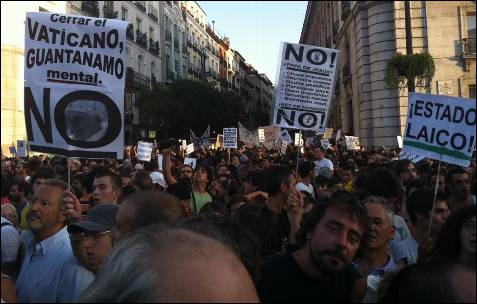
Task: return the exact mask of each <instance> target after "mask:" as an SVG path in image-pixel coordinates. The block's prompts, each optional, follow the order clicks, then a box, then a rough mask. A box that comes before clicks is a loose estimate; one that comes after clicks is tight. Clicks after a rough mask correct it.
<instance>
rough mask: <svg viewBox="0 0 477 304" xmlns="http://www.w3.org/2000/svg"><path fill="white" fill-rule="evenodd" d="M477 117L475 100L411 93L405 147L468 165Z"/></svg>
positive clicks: (425, 155)
mask: <svg viewBox="0 0 477 304" xmlns="http://www.w3.org/2000/svg"><path fill="white" fill-rule="evenodd" d="M476 116H477V115H476V107H475V99H467V98H460V97H449V96H440V95H432V94H418V93H409V105H408V112H407V121H406V132H405V134H404V138H403V146H404V147H403V150H406V151H407V152H411V153H413V154H417V155H421V156H424V157H428V158H431V159H435V160H439V159H440V157H441V156H442V161H445V162H447V163H450V164H455V165H459V166H462V167H468V166H469V164H470V160H471V159H472V152H473V151H474V148H475V141H476V139H475V127H476Z"/></svg>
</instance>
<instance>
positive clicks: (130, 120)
mask: <svg viewBox="0 0 477 304" xmlns="http://www.w3.org/2000/svg"><path fill="white" fill-rule="evenodd" d="M133 120H134V114H133V113H124V123H125V124H132V123H133Z"/></svg>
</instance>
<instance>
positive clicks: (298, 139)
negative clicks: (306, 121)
mask: <svg viewBox="0 0 477 304" xmlns="http://www.w3.org/2000/svg"><path fill="white" fill-rule="evenodd" d="M295 146H297V147H298V146H300V147H302V146H303V135H302V134H300V133H295Z"/></svg>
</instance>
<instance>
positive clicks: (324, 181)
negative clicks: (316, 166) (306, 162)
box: [315, 175, 332, 187]
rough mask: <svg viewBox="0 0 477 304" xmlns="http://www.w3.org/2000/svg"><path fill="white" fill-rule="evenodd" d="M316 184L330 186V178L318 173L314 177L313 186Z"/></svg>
mask: <svg viewBox="0 0 477 304" xmlns="http://www.w3.org/2000/svg"><path fill="white" fill-rule="evenodd" d="M318 185H321V186H323V185H327V186H328V187H331V186H332V180H331V179H330V178H328V177H326V176H323V175H318V176H317V177H316V178H315V186H318Z"/></svg>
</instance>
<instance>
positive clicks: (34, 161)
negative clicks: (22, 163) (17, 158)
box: [28, 156, 43, 173]
mask: <svg viewBox="0 0 477 304" xmlns="http://www.w3.org/2000/svg"><path fill="white" fill-rule="evenodd" d="M42 164H43V162H42V161H41V158H39V157H38V156H33V157H32V158H30V159H29V160H28V171H29V172H30V173H31V172H36V171H37V170H38V169H40V167H41V166H42Z"/></svg>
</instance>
